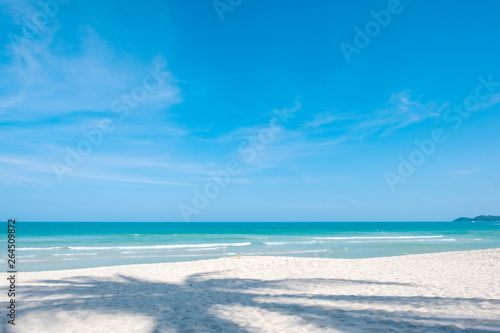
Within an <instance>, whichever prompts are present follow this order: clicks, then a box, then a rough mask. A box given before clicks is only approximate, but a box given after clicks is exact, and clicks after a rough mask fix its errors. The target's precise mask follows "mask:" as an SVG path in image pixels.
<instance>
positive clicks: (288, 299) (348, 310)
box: [19, 273, 500, 333]
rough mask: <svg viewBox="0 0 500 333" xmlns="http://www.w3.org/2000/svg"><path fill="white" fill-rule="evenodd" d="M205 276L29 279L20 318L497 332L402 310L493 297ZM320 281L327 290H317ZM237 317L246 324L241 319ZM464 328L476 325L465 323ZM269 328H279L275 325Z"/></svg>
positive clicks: (233, 328) (193, 327)
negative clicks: (344, 289) (62, 314)
mask: <svg viewBox="0 0 500 333" xmlns="http://www.w3.org/2000/svg"><path fill="white" fill-rule="evenodd" d="M212 274H214V273H210V274H208V273H207V274H194V275H191V276H189V277H188V278H187V279H186V280H185V281H184V283H182V284H173V283H164V282H162V283H160V282H151V281H148V280H141V279H137V278H133V277H130V276H126V275H118V276H115V277H114V278H113V280H111V279H110V278H109V277H108V278H104V277H103V278H99V279H97V278H90V277H85V276H79V277H71V278H68V279H63V280H40V281H36V285H32V284H30V285H27V286H24V287H23V289H22V298H23V304H24V305H23V307H22V309H21V311H20V315H19V320H20V322H19V323H20V324H22V318H23V317H24V316H28V315H29V313H30V312H40V311H41V312H46V313H47V316H48V317H50V316H51V313H52V314H53V313H56V312H57V311H70V312H71V311H91V312H93V313H96V314H97V313H99V314H116V315H123V314H130V315H142V316H145V317H147V318H148V320H150V321H151V326H152V327H153V328H152V329H151V330H150V332H182V333H188V332H235V333H250V332H255V331H256V328H259V327H262V326H263V325H264V321H266V320H269V318H271V317H272V316H267V317H266V316H262V314H265V313H268V314H277V315H279V316H284V318H285V319H284V320H285V321H286V320H288V319H287V318H289V319H290V318H291V319H293V320H295V321H297V322H298V323H299V324H298V325H297V326H296V327H295V328H294V329H293V330H292V331H290V332H308V331H311V332H315V331H321V330H324V331H328V330H335V329H336V330H338V331H341V332H356V331H363V330H364V329H366V328H371V330H370V332H396V331H400V330H401V329H404V330H405V331H408V332H427V331H430V330H434V331H441V330H442V331H448V332H449V331H459V332H478V333H479V332H484V333H486V332H500V328H499V327H498V326H496V325H498V321H493V320H492V321H490V322H488V321H485V320H484V319H482V320H481V319H478V318H474V316H473V314H471V316H469V317H465V316H464V317H462V318H456V317H453V318H450V317H447V316H441V317H439V316H431V315H428V314H427V315H426V314H425V313H424V314H421V315H419V314H416V313H420V312H418V311H410V310H408V307H412V308H414V309H417V308H418V307H421V306H422V304H424V305H425V306H426V307H430V308H436V307H447V306H454V305H456V304H459V303H463V304H468V305H473V306H475V307H476V308H481V307H482V306H483V305H487V306H489V307H493V308H494V307H500V300H498V299H478V298H443V297H421V296H413V297H411V296H406V297H403V296H358V295H338V294H335V295H332V294H327V293H323V294H318V293H315V294H305V293H301V291H300V286H304V285H311V284H314V285H315V286H316V288H317V289H319V290H331V287H332V284H339V285H340V284H342V285H345V284H346V283H351V284H361V285H363V286H366V287H367V288H369V287H371V286H375V285H380V284H384V285H387V286H392V285H393V286H394V287H397V286H407V285H405V284H400V283H396V282H387V283H383V282H376V281H369V280H366V281H365V280H338V279H307V278H302V279H285V280H272V281H264V280H257V279H238V278H225V279H223V278H217V277H216V275H212ZM322 286H323V287H328V289H327V288H323V289H322ZM30 300H31V301H30ZM381 308H383V309H381ZM388 309H393V310H388ZM224 311H226V314H225V315H224ZM235 311H238V312H237V313H235ZM246 311H249V312H248V313H250V312H252V311H253V317H252V315H248V316H247V314H246ZM228 313H229V314H228ZM422 313H423V312H422ZM238 318H240V319H241V318H246V319H248V320H249V321H250V322H249V323H248V322H247V323H242V321H241V320H239V319H238ZM291 319H290V320H291ZM353 323H355V324H356V325H359V326H355V325H354V324H353ZM278 326H279V325H278ZM471 326H472V327H475V328H467V327H471ZM276 332H280V329H279V327H277V330H276Z"/></svg>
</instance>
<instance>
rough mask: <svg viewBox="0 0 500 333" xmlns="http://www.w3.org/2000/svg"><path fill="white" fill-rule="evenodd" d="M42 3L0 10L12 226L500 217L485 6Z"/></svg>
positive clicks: (492, 60) (496, 82)
mask: <svg viewBox="0 0 500 333" xmlns="http://www.w3.org/2000/svg"><path fill="white" fill-rule="evenodd" d="M45 3H46V4H48V5H47V6H46V8H45V9H44V8H43V7H41V5H40V4H39V3H38V2H37V1H24V0H21V1H17V0H16V1H14V0H8V1H2V2H1V5H0V16H1V19H0V29H1V31H2V33H1V35H0V70H1V73H2V75H1V77H0V87H1V89H0V140H1V142H2V144H1V146H0V184H1V186H2V192H1V194H0V202H1V204H0V205H1V206H0V207H1V208H2V209H1V210H2V214H3V216H4V217H3V218H4V219H7V218H11V217H15V218H17V219H19V220H25V221H183V220H189V221H383V220H387V221H418V220H422V221H432V220H451V219H454V218H455V217H459V216H475V215H479V214H500V207H499V205H498V204H499V202H500V191H499V190H498V189H499V188H500V172H498V171H499V165H500V155H499V154H498V152H499V147H500V136H499V134H498V133H499V131H498V127H499V124H500V115H499V109H500V61H499V60H500V39H499V38H498V33H499V32H500V21H499V20H498V13H499V12H500V4H499V3H498V2H497V1H486V0H482V1H477V2H469V1H455V2H453V4H452V5H451V4H450V2H448V1H425V0H413V1H409V0H406V1H403V0H402V1H400V2H398V1H394V0H391V1H356V2H350V1H326V0H325V1H315V2H312V3H309V2H304V1H285V0H281V1H272V2H269V1H262V0H252V1H250V0H243V1H238V0H231V1H229V0H220V1H215V2H213V1H193V0H191V1H189V0H172V1H156V0H151V1H148V2H147V4H145V3H142V2H136V1H106V2H98V1H80V0H69V1H68V0H65V1H62V0H61V1H60V2H57V1H56V0H47V1H46V2H45ZM370 29H371V30H370ZM360 31H361V33H359V32H360ZM346 45H348V46H346ZM346 47H347V48H348V50H351V51H352V50H354V49H355V52H350V53H349V52H348V53H347V54H346V51H345V50H346ZM280 115H281V116H280ZM417 142H420V145H419V144H418V143H417ZM75 154H76V155H75ZM228 163H229V164H230V165H231V163H233V164H232V166H233V167H234V166H236V167H235V170H236V169H237V172H236V171H235V172H233V173H232V174H229V173H228V167H227V165H228ZM213 174H217V175H228V178H224V177H225V176H224V177H223V176H220V178H217V177H215V176H214V177H215V178H217V179H214V177H213V176H211V175H213ZM227 182H229V183H228V184H227Z"/></svg>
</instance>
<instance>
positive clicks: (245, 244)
mask: <svg viewBox="0 0 500 333" xmlns="http://www.w3.org/2000/svg"><path fill="white" fill-rule="evenodd" d="M251 244H252V243H251V242H243V243H212V244H172V245H149V246H68V247H61V246H53V247H21V248H18V249H17V250H19V251H48V250H61V249H68V250H77V251H83V250H147V249H153V250H161V249H184V248H211V247H212V248H213V247H227V246H248V245H251Z"/></svg>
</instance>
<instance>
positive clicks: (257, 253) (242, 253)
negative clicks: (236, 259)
mask: <svg viewBox="0 0 500 333" xmlns="http://www.w3.org/2000/svg"><path fill="white" fill-rule="evenodd" d="M314 252H326V249H320V250H307V251H286V252H254V253H251V252H241V253H234V252H228V253H227V255H231V256H234V255H247V256H248V255H250V256H253V255H266V256H267V255H273V254H298V253H314Z"/></svg>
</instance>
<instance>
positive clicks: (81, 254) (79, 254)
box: [52, 252, 98, 256]
mask: <svg viewBox="0 0 500 333" xmlns="http://www.w3.org/2000/svg"><path fill="white" fill-rule="evenodd" d="M97 254H98V253H97V252H96V253H81V252H80V253H54V254H52V255H53V256H94V255H97Z"/></svg>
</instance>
